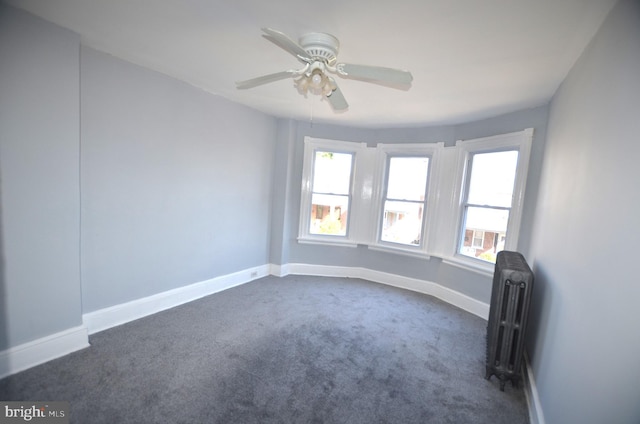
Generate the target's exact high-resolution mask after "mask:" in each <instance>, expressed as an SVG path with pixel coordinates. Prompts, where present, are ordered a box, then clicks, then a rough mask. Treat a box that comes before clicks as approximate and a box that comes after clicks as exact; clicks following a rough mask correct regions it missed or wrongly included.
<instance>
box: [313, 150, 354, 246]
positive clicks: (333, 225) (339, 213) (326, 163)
mask: <svg viewBox="0 0 640 424" xmlns="http://www.w3.org/2000/svg"><path fill="white" fill-rule="evenodd" d="M352 164H353V155H352V154H351V153H336V152H327V151H316V152H315V155H314V163H313V179H312V189H311V191H312V194H311V219H310V220H309V224H310V225H309V233H311V234H325V235H336V236H344V235H346V234H347V222H348V213H349V203H350V199H349V188H350V186H351V170H352Z"/></svg>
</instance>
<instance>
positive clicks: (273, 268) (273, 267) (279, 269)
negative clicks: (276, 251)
mask: <svg viewBox="0 0 640 424" xmlns="http://www.w3.org/2000/svg"><path fill="white" fill-rule="evenodd" d="M269 274H271V275H274V276H276V277H284V276H286V275H289V274H290V272H289V264H282V265H277V264H270V265H269Z"/></svg>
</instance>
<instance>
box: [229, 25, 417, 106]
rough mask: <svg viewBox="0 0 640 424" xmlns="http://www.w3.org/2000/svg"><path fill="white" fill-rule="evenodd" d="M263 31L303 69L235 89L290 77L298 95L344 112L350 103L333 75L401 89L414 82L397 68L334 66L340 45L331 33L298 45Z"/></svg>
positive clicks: (239, 84)
mask: <svg viewBox="0 0 640 424" xmlns="http://www.w3.org/2000/svg"><path fill="white" fill-rule="evenodd" d="M262 31H264V33H265V34H263V37H264V38H266V39H267V40H269V41H271V42H273V43H274V44H276V45H277V46H279V47H281V48H283V49H284V50H286V51H287V52H289V53H291V54H292V55H294V56H295V57H296V58H298V60H299V61H300V62H302V63H303V64H304V67H302V68H301V69H297V70H296V69H291V70H288V71H283V72H276V73H275V74H269V75H264V76H261V77H257V78H253V79H250V80H246V81H239V82H236V87H237V88H238V89H246V88H253V87H256V86H258V85H262V84H267V83H270V82H274V81H279V80H282V79H285V78H289V77H291V78H294V84H295V87H296V88H297V89H298V91H299V92H300V93H301V94H304V95H306V94H307V93H309V92H311V93H313V94H316V95H322V96H324V97H325V98H326V99H327V100H328V101H329V104H330V105H331V107H332V108H333V110H334V111H343V110H346V109H347V108H348V107H349V104H348V103H347V101H346V100H345V98H344V95H343V94H342V91H340V88H339V87H338V84H336V81H335V79H334V78H333V76H332V75H338V76H340V77H343V78H351V79H357V80H362V81H366V82H373V83H377V84H382V85H386V86H389V87H393V88H400V89H408V88H409V87H410V85H411V81H413V76H412V75H411V73H410V72H408V71H403V70H400V69H392V68H384V67H380V66H368V65H352V64H348V63H337V55H338V50H339V48H340V42H339V41H338V39H337V38H336V37H334V36H333V35H331V34H325V33H320V32H313V33H310V34H306V35H303V36H302V37H300V40H299V42H295V41H294V40H293V39H291V38H289V37H288V36H287V35H285V34H283V33H282V32H280V31H276V30H274V29H271V28H262Z"/></svg>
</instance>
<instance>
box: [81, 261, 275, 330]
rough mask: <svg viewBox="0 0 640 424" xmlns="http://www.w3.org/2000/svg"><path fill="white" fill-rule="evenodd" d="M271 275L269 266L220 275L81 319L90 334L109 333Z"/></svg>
mask: <svg viewBox="0 0 640 424" xmlns="http://www.w3.org/2000/svg"><path fill="white" fill-rule="evenodd" d="M269 273H270V265H261V266H257V267H254V268H249V269H245V270H242V271H238V272H234V273H232V274H227V275H223V276H220V277H216V278H212V279H209V280H205V281H201V282H198V283H194V284H190V285H188V286H184V287H179V288H176V289H173V290H168V291H165V292H162V293H158V294H154V295H152V296H148V297H144V298H141V299H136V300H132V301H131V302H126V303H121V304H119V305H115V306H111V307H108V308H104V309H99V310H97V311H93V312H89V313H86V314H84V315H83V316H82V320H83V322H84V325H85V326H86V327H87V329H88V331H89V334H94V333H97V332H99V331H103V330H106V329H109V328H111V327H115V326H118V325H121V324H125V323H127V322H130V321H133V320H136V319H139V318H142V317H145V316H148V315H152V314H155V313H157V312H160V311H164V310H166V309H170V308H173V307H175V306H179V305H182V304H184V303H187V302H191V301H193V300H196V299H200V298H201V297H204V296H208V295H210V294H214V293H218V292H220V291H223V290H226V289H230V288H232V287H235V286H239V285H241V284H244V283H248V282H249V281H253V280H255V279H257V278H262V277H265V276H267V275H269Z"/></svg>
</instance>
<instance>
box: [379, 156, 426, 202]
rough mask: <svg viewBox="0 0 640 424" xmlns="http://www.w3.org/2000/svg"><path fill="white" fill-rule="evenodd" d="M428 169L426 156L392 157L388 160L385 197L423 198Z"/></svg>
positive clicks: (418, 199) (417, 199)
mask: <svg viewBox="0 0 640 424" xmlns="http://www.w3.org/2000/svg"><path fill="white" fill-rule="evenodd" d="M428 170H429V158H427V157H392V158H391V159H390V160H389V179H388V182H387V198H389V199H398V200H416V201H422V200H424V193H425V189H426V187H427V172H428Z"/></svg>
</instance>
